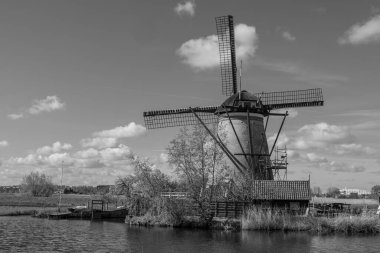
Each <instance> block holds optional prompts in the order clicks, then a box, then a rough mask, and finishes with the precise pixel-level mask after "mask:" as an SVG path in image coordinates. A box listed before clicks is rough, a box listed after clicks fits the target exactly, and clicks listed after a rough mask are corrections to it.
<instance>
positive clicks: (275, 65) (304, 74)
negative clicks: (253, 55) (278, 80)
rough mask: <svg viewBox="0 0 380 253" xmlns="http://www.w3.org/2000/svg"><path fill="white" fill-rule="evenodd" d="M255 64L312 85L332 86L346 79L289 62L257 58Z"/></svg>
mask: <svg viewBox="0 0 380 253" xmlns="http://www.w3.org/2000/svg"><path fill="white" fill-rule="evenodd" d="M255 64H256V65H258V66H260V67H263V68H265V69H269V70H272V71H277V72H281V73H284V74H287V75H290V76H291V77H292V79H293V80H296V81H302V82H308V83H310V84H313V85H323V86H332V85H333V84H337V83H342V82H346V81H347V80H348V78H347V77H346V76H342V75H336V74H329V73H324V72H322V71H320V70H316V69H313V68H310V67H307V66H305V64H299V63H295V62H291V61H282V60H267V59H263V58H258V59H256V61H255Z"/></svg>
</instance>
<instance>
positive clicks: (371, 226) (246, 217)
mask: <svg viewBox="0 0 380 253" xmlns="http://www.w3.org/2000/svg"><path fill="white" fill-rule="evenodd" d="M241 223H242V224H241V225H242V229H245V230H267V231H271V230H282V231H312V232H318V233H344V234H359V233H360V234H377V233H380V219H379V217H378V216H372V217H365V216H340V217H334V218H326V217H311V216H307V217H304V216H293V215H289V214H287V213H283V212H281V211H280V210H276V209H274V210H268V211H267V210H263V209H260V208H251V209H249V210H247V211H246V212H245V213H244V214H243V216H242V218H241Z"/></svg>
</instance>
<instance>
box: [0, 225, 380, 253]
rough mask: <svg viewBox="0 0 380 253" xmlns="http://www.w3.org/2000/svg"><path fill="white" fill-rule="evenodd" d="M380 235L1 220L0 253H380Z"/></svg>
mask: <svg viewBox="0 0 380 253" xmlns="http://www.w3.org/2000/svg"><path fill="white" fill-rule="evenodd" d="M379 249H380V237H379V236H350V237H347V236H316V235H310V234H308V233H282V232H272V233H266V232H252V231H243V232H229V231H205V230H185V229H170V228H140V227H129V226H128V225H126V224H123V223H113V222H89V221H81V220H58V221H56V220H46V219H35V218H30V217H0V251H1V252H3V251H4V252H36V251H38V252H39V251H48V252H69V251H70V252H180V253H185V252H197V253H200V252H218V253H219V252H360V251H361V252H366V253H367V252H380V251H379Z"/></svg>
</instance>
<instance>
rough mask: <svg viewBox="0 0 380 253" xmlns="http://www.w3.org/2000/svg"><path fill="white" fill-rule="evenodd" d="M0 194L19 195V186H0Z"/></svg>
mask: <svg viewBox="0 0 380 253" xmlns="http://www.w3.org/2000/svg"><path fill="white" fill-rule="evenodd" d="M0 192H1V193H19V192H21V186H19V185H12V186H0Z"/></svg>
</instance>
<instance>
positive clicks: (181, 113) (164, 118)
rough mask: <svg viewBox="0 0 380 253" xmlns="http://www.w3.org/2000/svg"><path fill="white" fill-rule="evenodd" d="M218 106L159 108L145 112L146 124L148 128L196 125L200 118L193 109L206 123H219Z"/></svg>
mask: <svg viewBox="0 0 380 253" xmlns="http://www.w3.org/2000/svg"><path fill="white" fill-rule="evenodd" d="M217 108H218V107H217V106H208V107H196V108H191V109H190V108H187V109H176V110H159V111H148V112H144V121H145V126H146V128H148V129H156V128H166V127H177V126H189V125H196V124H198V123H199V120H198V119H197V117H196V116H195V115H194V113H193V111H194V112H196V113H197V115H198V116H199V117H200V118H201V120H202V121H203V122H204V123H205V124H216V123H218V115H216V114H215V112H216V109H217Z"/></svg>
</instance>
